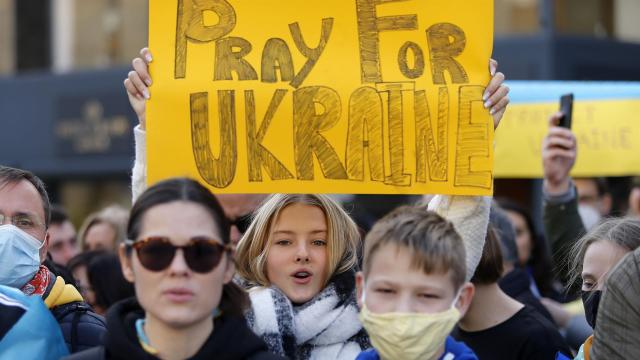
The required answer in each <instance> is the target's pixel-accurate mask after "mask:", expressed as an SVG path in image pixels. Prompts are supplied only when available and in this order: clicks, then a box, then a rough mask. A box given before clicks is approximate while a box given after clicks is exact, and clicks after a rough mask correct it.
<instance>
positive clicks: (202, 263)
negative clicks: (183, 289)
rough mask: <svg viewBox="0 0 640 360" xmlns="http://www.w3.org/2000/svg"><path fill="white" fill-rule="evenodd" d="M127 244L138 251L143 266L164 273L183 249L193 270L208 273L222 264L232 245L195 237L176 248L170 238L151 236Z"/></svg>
mask: <svg viewBox="0 0 640 360" xmlns="http://www.w3.org/2000/svg"><path fill="white" fill-rule="evenodd" d="M125 244H126V245H127V246H129V247H131V248H133V249H135V250H136V254H137V255H138V259H139V260H140V263H141V264H142V266H144V267H145V268H146V269H147V270H150V271H162V270H164V269H166V268H168V267H169V265H171V262H172V261H173V257H174V256H175V255H176V251H177V250H178V249H182V254H183V256H184V260H185V261H186V263H187V265H188V266H189V268H190V269H191V270H193V271H194V272H197V273H208V272H210V271H211V270H213V269H215V267H216V266H218V264H219V263H220V260H221V259H222V255H223V254H224V253H225V252H231V250H232V247H231V246H230V245H222V244H220V243H219V242H217V241H216V240H213V239H211V238H207V237H194V238H191V239H190V240H189V243H188V244H187V245H184V246H175V245H173V244H172V243H171V240H170V239H169V238H168V237H163V236H151V237H148V238H145V239H141V240H138V241H132V240H126V241H125Z"/></svg>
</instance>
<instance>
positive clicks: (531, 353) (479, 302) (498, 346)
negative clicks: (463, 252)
mask: <svg viewBox="0 0 640 360" xmlns="http://www.w3.org/2000/svg"><path fill="white" fill-rule="evenodd" d="M503 272H504V266H503V262H502V250H501V248H500V240H499V239H498V235H497V233H496V232H495V230H494V228H493V226H491V225H489V230H488V232H487V239H486V241H485V243H484V250H483V252H482V258H481V259H480V263H479V264H478V267H477V268H476V272H475V274H474V275H473V278H471V283H472V284H473V285H474V286H475V294H474V296H473V301H472V302H471V306H470V307H469V310H468V311H467V313H466V315H465V316H464V317H463V318H462V319H461V320H460V324H459V325H458V329H456V330H454V332H453V334H452V335H453V336H454V337H455V338H456V339H457V340H460V341H464V343H465V344H467V345H468V346H469V347H471V348H472V349H473V351H474V352H475V353H476V354H477V356H478V357H479V358H480V359H492V360H502V359H505V360H509V359H555V358H556V355H557V354H558V352H560V353H563V354H567V355H570V354H571V351H570V350H569V347H568V346H567V345H566V344H565V342H564V339H563V338H562V336H561V335H560V333H559V332H558V330H557V329H556V327H555V325H554V324H553V323H552V322H551V320H549V319H547V318H546V317H544V316H543V315H542V314H540V313H538V311H536V310H535V309H534V308H533V307H529V306H528V305H524V304H522V303H520V302H518V301H516V300H515V299H513V298H511V297H510V296H509V295H507V294H505V293H504V292H503V291H502V289H500V287H499V286H498V280H499V279H500V277H501V276H502V273H503Z"/></svg>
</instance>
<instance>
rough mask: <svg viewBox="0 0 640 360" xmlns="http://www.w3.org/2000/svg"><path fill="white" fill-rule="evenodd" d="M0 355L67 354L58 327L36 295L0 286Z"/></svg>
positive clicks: (43, 356) (40, 356) (53, 356)
mask: <svg viewBox="0 0 640 360" xmlns="http://www.w3.org/2000/svg"><path fill="white" fill-rule="evenodd" d="M0 314H2V316H0V358H2V359H44V360H48V359H52V360H53V359H55V360H57V359H60V358H61V357H62V356H64V355H67V354H68V351H67V346H66V345H65V342H64V339H63V337H62V333H61V332H60V327H59V326H58V324H57V323H56V320H55V319H54V318H53V316H51V313H50V312H49V310H48V309H47V307H46V306H45V305H44V303H43V302H42V298H40V297H39V296H26V295H24V294H23V293H22V292H20V291H19V290H16V289H13V288H9V287H6V286H2V285H0Z"/></svg>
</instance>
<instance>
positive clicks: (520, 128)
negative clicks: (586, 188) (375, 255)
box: [494, 81, 640, 178]
mask: <svg viewBox="0 0 640 360" xmlns="http://www.w3.org/2000/svg"><path fill="white" fill-rule="evenodd" d="M509 86H510V87H511V94H510V97H511V105H509V109H508V110H507V112H506V114H505V117H504V119H503V120H502V123H501V124H500V127H499V128H498V130H497V131H496V150H495V169H494V174H495V176H496V177H500V178H539V177H542V141H543V139H544V137H545V136H546V134H547V130H548V119H549V116H550V115H551V114H553V113H554V112H556V111H558V109H559V99H560V96H561V95H563V94H566V93H574V95H575V101H574V108H573V126H572V129H573V131H574V133H575V134H576V138H577V141H578V159H577V162H576V166H575V167H574V169H573V172H572V175H573V176H627V175H638V174H640V83H631V82H561V81H550V82H549V81H511V82H509Z"/></svg>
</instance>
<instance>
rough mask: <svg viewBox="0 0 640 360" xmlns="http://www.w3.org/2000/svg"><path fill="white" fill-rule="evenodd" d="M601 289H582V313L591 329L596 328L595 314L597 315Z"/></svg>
mask: <svg viewBox="0 0 640 360" xmlns="http://www.w3.org/2000/svg"><path fill="white" fill-rule="evenodd" d="M600 296H602V291H600V290H594V291H583V292H582V304H583V305H584V315H585V316H586V317H587V322H588V323H589V326H591V328H592V329H595V328H596V315H598V305H599V304H600Z"/></svg>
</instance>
